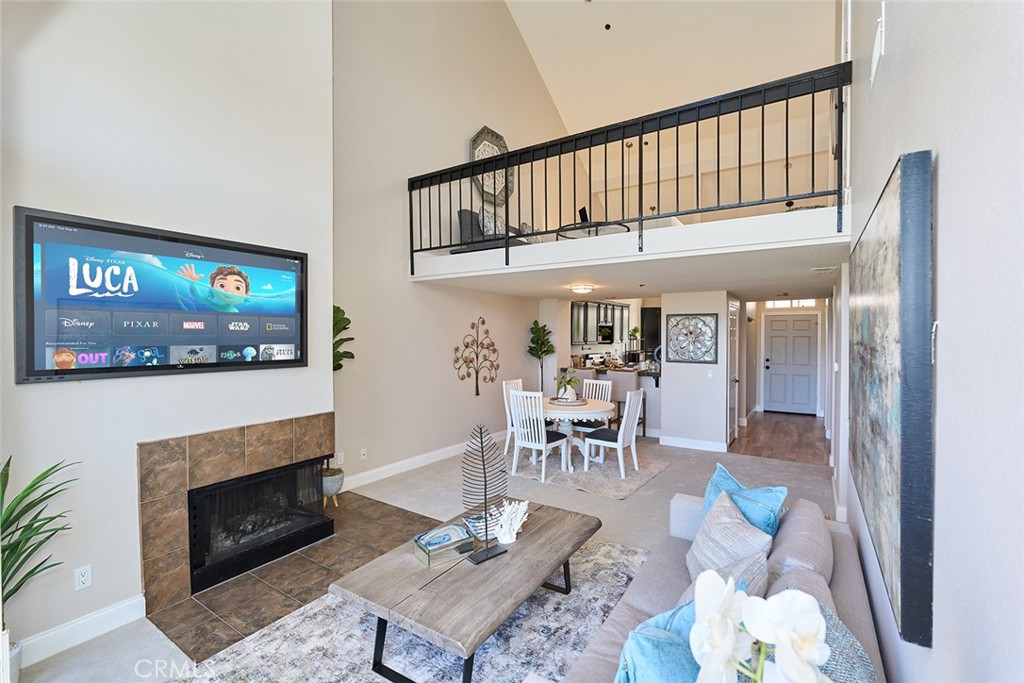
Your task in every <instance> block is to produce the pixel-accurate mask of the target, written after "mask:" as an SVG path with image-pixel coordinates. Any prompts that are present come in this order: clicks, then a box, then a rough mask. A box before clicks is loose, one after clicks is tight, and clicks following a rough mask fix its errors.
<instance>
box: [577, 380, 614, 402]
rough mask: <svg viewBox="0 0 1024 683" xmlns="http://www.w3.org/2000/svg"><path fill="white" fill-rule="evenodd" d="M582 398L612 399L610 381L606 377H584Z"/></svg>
mask: <svg viewBox="0 0 1024 683" xmlns="http://www.w3.org/2000/svg"><path fill="white" fill-rule="evenodd" d="M583 398H593V399H597V400H598V401H611V400H612V383H611V380H607V379H585V380H583Z"/></svg>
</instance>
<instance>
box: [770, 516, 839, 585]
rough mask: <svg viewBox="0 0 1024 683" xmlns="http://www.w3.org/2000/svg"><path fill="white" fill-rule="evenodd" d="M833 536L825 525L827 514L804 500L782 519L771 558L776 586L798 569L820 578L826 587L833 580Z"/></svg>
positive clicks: (772, 578) (771, 576) (771, 568)
mask: <svg viewBox="0 0 1024 683" xmlns="http://www.w3.org/2000/svg"><path fill="white" fill-rule="evenodd" d="M832 564H833V555H832V534H831V533H830V532H829V530H828V526H826V524H825V514H824V513H823V512H822V511H821V508H820V507H818V504H817V503H813V502H811V501H809V500H805V499H803V498H801V499H799V500H797V501H796V502H795V503H793V506H792V507H791V508H790V509H789V510H787V511H786V514H785V515H783V516H782V521H781V522H780V523H779V532H778V533H777V534H775V544H774V545H773V546H772V551H771V553H769V554H768V575H769V577H770V578H771V581H772V582H774V581H775V580H776V579H778V577H780V576H782V575H783V574H785V573H786V572H788V571H789V570H791V569H794V568H796V567H803V568H805V569H810V570H811V571H813V572H816V573H818V574H821V576H822V577H823V578H824V579H825V583H828V582H829V581H831V580H832Z"/></svg>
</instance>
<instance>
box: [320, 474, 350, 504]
mask: <svg viewBox="0 0 1024 683" xmlns="http://www.w3.org/2000/svg"><path fill="white" fill-rule="evenodd" d="M323 479H324V497H325V498H326V497H328V496H336V495H338V494H339V493H341V487H342V486H343V485H344V484H345V473H344V472H342V473H341V474H336V475H334V476H331V477H327V476H325V477H324V478H323Z"/></svg>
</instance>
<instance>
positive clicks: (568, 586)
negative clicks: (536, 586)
mask: <svg viewBox="0 0 1024 683" xmlns="http://www.w3.org/2000/svg"><path fill="white" fill-rule="evenodd" d="M562 576H563V577H564V579H565V585H564V586H556V585H555V584H553V583H548V582H547V581H545V582H544V583H543V584H542V586H543V587H544V588H547V589H548V590H549V591H555V592H558V593H561V594H563V595H568V594H569V592H570V591H572V581H570V580H569V560H566V561H565V564H563V565H562Z"/></svg>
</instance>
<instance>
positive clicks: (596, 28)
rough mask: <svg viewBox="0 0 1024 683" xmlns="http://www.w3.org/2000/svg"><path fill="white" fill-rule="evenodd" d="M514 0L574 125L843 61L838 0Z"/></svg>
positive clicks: (585, 126)
mask: <svg viewBox="0 0 1024 683" xmlns="http://www.w3.org/2000/svg"><path fill="white" fill-rule="evenodd" d="M506 4H507V5H508V8H509V11H510V12H511V14H512V17H513V19H514V20H515V22H516V25H517V26H518V27H519V32H520V34H521V35H522V37H523V40H524V41H525V42H526V45H527V47H528V48H529V50H530V53H531V54H532V55H533V59H534V62H535V63H536V65H537V69H538V70H539V72H540V75H541V78H542V79H543V80H544V83H545V84H546V85H547V87H548V91H549V92H550V93H551V97H552V99H553V100H554V103H555V106H556V107H557V108H558V111H559V113H560V114H561V116H562V121H563V122H564V123H565V126H566V128H567V129H568V132H570V133H577V132H581V131H584V130H589V129H591V128H597V127H599V126H603V125H606V124H610V123H615V122H618V121H624V120H627V119H630V118H634V117H637V116H641V115H643V114H649V113H652V112H655V111H660V110H662V109H669V108H671V107H675V106H679V105H683V104H689V103H691V102H696V101H698V100H702V99H705V98H708V97H713V96H715V95H721V94H724V93H727V92H730V91H733V90H738V89H741V88H745V87H748V86H752V85H757V84H759V83H764V82H767V81H772V80H776V79H779V78H784V77H786V76H792V75H794V74H798V73H801V72H804V71H810V70H812V69H817V68H819V67H823V66H829V65H831V64H834V63H836V62H837V61H838V57H837V53H838V51H837V49H836V9H837V5H836V3H835V2H832V1H829V0H822V1H820V2H727V1H725V0H722V1H718V2H670V1H665V0H636V1H631V2H612V1H608V2H602V1H601V0H594V1H593V2H586V1H585V0H572V1H569V2H526V1H521V0H507V1H506ZM606 24H608V25H610V26H611V29H609V30H605V25H606Z"/></svg>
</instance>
